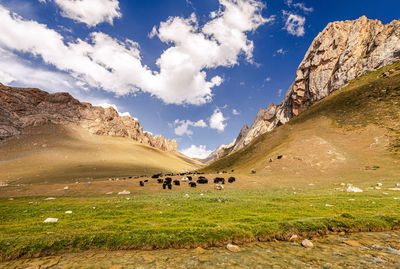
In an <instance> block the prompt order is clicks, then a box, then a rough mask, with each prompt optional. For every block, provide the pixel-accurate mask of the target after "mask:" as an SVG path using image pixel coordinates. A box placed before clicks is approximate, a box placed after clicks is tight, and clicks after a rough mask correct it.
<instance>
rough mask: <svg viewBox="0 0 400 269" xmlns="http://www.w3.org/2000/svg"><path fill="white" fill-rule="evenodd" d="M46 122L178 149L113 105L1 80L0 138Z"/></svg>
mask: <svg viewBox="0 0 400 269" xmlns="http://www.w3.org/2000/svg"><path fill="white" fill-rule="evenodd" d="M47 123H53V124H69V123H74V124H77V125H79V126H81V127H83V128H84V129H87V130H88V131H89V132H90V133H92V134H96V135H106V136H119V137H127V138H131V139H133V140H136V141H138V142H140V143H143V144H145V145H149V146H152V147H155V148H158V149H160V150H163V151H177V149H178V146H177V143H176V141H175V140H171V139H168V140H167V139H165V138H164V137H162V136H155V137H153V136H152V135H151V134H150V133H148V132H143V128H142V127H141V126H140V124H139V122H138V121H137V120H135V119H134V118H132V117H129V116H120V115H119V114H118V112H117V111H116V110H115V109H114V108H112V107H109V108H103V107H98V106H92V105H91V104H89V103H83V102H79V101H78V100H76V99H74V98H73V97H72V96H71V95H70V94H68V93H54V94H49V93H47V92H44V91H41V90H39V89H32V88H27V89H25V88H14V87H7V86H4V85H2V84H1V83H0V142H2V141H5V140H6V139H8V138H10V137H14V136H17V135H19V134H21V132H22V130H23V128H25V127H28V126H40V125H44V124H47Z"/></svg>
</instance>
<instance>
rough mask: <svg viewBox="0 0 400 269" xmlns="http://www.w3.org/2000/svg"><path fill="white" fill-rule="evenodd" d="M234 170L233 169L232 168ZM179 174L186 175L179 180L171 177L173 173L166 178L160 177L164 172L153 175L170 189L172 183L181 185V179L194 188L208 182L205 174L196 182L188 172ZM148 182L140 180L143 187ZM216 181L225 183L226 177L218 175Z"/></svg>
mask: <svg viewBox="0 0 400 269" xmlns="http://www.w3.org/2000/svg"><path fill="white" fill-rule="evenodd" d="M232 172H233V170H232ZM224 173H226V172H225V171H224ZM195 174H200V173H195ZM178 175H181V176H183V175H186V176H185V177H183V178H182V179H181V180H178V179H175V180H172V178H171V177H170V176H172V174H168V175H166V176H167V177H165V178H164V179H162V178H160V177H161V176H162V174H155V175H153V176H152V178H153V179H157V183H158V184H162V188H163V189H164V190H165V189H167V188H168V189H169V190H171V189H172V185H175V186H180V185H181V181H182V182H188V183H189V186H190V187H192V188H196V187H197V184H208V179H207V178H206V177H204V176H199V177H198V179H197V180H196V182H194V181H193V177H192V176H189V175H187V173H182V174H178ZM227 181H228V182H229V183H233V182H235V181H236V179H235V177H229V178H228V180H227ZM147 182H149V180H148V179H146V180H141V181H139V185H140V186H141V187H144V184H145V183H147ZM214 183H215V184H225V178H223V177H216V178H214Z"/></svg>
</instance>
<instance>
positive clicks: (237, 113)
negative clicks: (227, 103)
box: [232, 109, 240, 116]
mask: <svg viewBox="0 0 400 269" xmlns="http://www.w3.org/2000/svg"><path fill="white" fill-rule="evenodd" d="M232 114H233V115H235V116H236V115H240V112H239V111H237V110H236V109H232Z"/></svg>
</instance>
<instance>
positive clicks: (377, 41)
mask: <svg viewBox="0 0 400 269" xmlns="http://www.w3.org/2000/svg"><path fill="white" fill-rule="evenodd" d="M397 61H400V20H395V21H393V22H391V23H389V24H386V25H384V24H382V23H381V22H380V21H378V20H370V19H367V18H366V17H365V16H363V17H361V18H359V19H357V20H353V21H337V22H332V23H329V24H328V25H327V26H326V28H325V29H324V30H323V31H322V32H321V33H319V34H318V36H317V37H316V38H315V39H314V41H313V42H312V44H311V46H310V47H309V49H308V51H307V53H306V55H305V56H304V59H303V61H302V62H301V63H300V65H299V67H298V69H297V72H296V78H295V80H294V82H293V84H292V85H291V86H290V87H289V89H288V91H287V93H286V95H285V98H284V99H283V100H282V104H281V105H279V106H276V105H274V104H270V105H269V106H268V108H267V109H265V110H263V109H261V110H260V111H259V113H258V114H257V116H256V118H255V120H254V121H253V123H252V124H251V126H250V128H248V129H245V130H244V129H242V130H241V131H240V134H239V136H238V138H237V139H236V143H235V145H234V147H233V149H232V151H231V153H232V152H235V151H236V150H239V149H241V148H243V147H244V146H245V145H247V144H249V143H250V142H251V141H252V140H253V139H254V138H255V137H257V136H259V135H261V134H263V133H265V132H269V131H272V130H273V129H275V128H276V127H278V126H279V125H282V124H285V123H286V122H288V121H289V120H290V119H291V118H292V117H294V116H296V115H299V114H300V113H301V112H303V111H304V110H306V109H307V108H308V107H310V106H311V105H312V104H313V103H315V102H317V101H319V100H321V99H323V98H325V97H327V96H328V95H330V94H331V93H332V92H334V91H336V90H338V89H340V88H342V87H343V86H345V85H346V83H348V82H349V81H350V80H353V79H355V78H358V77H360V76H362V75H364V74H366V73H368V72H369V71H373V70H376V69H379V68H381V67H384V66H386V65H389V64H392V63H395V62H397ZM263 111H264V117H262V113H263Z"/></svg>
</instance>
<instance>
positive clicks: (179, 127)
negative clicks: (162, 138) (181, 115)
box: [173, 119, 207, 136]
mask: <svg viewBox="0 0 400 269" xmlns="http://www.w3.org/2000/svg"><path fill="white" fill-rule="evenodd" d="M173 125H174V126H176V127H175V130H174V132H175V134H176V135H179V136H183V135H187V136H191V135H193V131H192V130H191V129H189V127H190V126H192V127H200V128H205V127H207V123H206V122H205V121H204V120H198V121H196V122H193V121H190V120H179V119H176V120H175V121H174V124H173Z"/></svg>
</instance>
